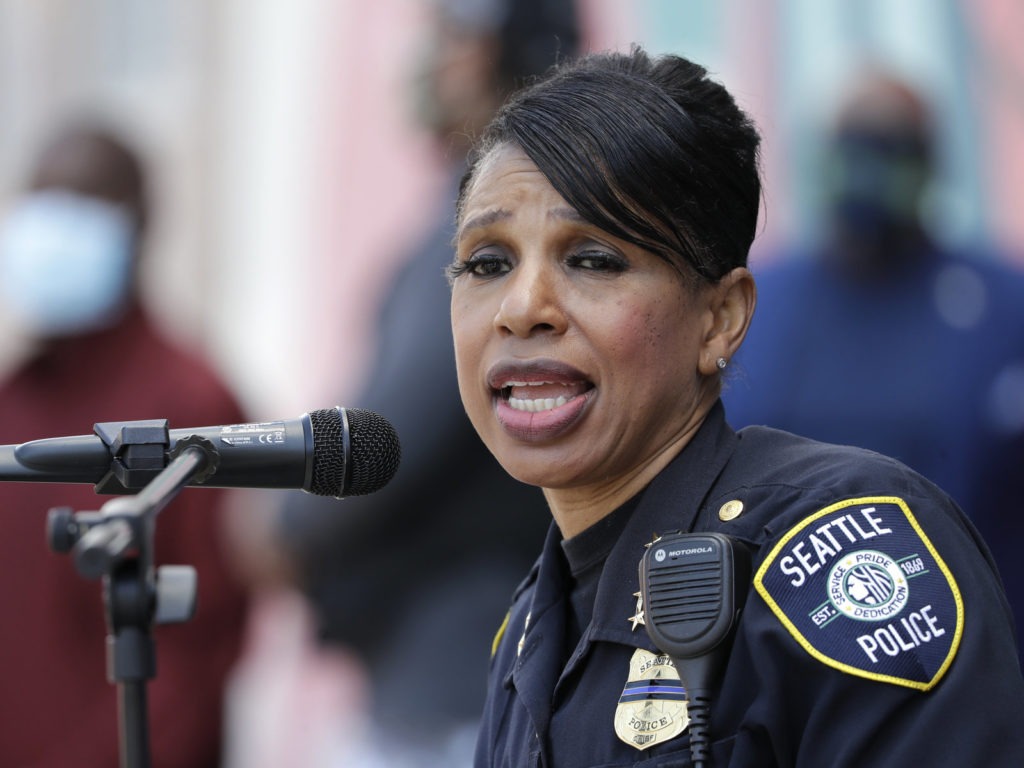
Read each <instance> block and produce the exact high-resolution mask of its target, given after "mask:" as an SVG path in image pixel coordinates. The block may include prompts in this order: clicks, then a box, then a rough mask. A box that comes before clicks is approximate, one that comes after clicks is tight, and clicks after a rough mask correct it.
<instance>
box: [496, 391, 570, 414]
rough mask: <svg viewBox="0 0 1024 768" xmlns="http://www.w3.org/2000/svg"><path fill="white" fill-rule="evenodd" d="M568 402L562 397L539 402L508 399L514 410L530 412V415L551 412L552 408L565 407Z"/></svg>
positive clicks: (516, 398) (514, 398)
mask: <svg viewBox="0 0 1024 768" xmlns="http://www.w3.org/2000/svg"><path fill="white" fill-rule="evenodd" d="M567 402H569V401H568V400H567V399H566V398H565V397H562V396H561V395H559V396H558V397H547V398H541V399H539V400H523V399H520V398H518V397H510V398H509V399H508V404H509V406H511V407H512V409H513V410H516V411H529V412H530V413H540V412H541V411H550V410H551V409H552V408H558V407H559V406H562V405H565V404H566V403H567Z"/></svg>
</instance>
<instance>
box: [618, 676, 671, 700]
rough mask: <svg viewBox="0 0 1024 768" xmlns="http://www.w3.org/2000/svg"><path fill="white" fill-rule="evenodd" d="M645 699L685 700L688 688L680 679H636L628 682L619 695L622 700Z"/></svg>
mask: <svg viewBox="0 0 1024 768" xmlns="http://www.w3.org/2000/svg"><path fill="white" fill-rule="evenodd" d="M644 699H667V700H670V701H685V700H686V689H685V688H683V686H682V683H680V682H679V681H678V680H636V681H630V682H627V683H626V687H625V688H623V689H622V696H621V697H619V701H620V702H621V701H641V700H644Z"/></svg>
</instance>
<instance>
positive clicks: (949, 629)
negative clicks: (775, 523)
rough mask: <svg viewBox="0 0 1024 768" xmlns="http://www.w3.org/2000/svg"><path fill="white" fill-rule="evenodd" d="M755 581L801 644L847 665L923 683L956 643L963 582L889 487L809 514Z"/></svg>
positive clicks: (899, 681) (948, 659) (866, 673)
mask: <svg viewBox="0 0 1024 768" xmlns="http://www.w3.org/2000/svg"><path fill="white" fill-rule="evenodd" d="M754 586H755V588H756V589H757V591H758V592H759V593H760V595H761V597H763V598H764V600H765V602H767V603H768V605H769V607H770V608H771V609H772V611H773V612H774V613H775V615H776V616H777V617H778V618H779V621H781V622H782V624H783V625H784V626H785V627H786V629H787V630H788V631H789V633H790V634H791V635H792V636H793V638H794V639H795V640H796V641H797V642H798V643H799V644H800V645H801V646H802V647H803V648H804V650H806V651H807V652H808V653H809V654H811V656H813V657H814V658H816V659H818V660H819V661H821V662H823V663H825V664H827V665H829V666H830V667H834V668H836V669H838V670H841V671H843V672H846V673H848V674H852V675H857V676H859V677H866V678H869V679H871V680H879V681H882V682H886V683H893V684H896V685H905V686H907V687H909V688H916V689H919V690H922V691H927V690H928V689H930V688H932V687H933V686H934V685H935V684H936V683H938V682H939V680H941V679H942V676H943V675H944V674H945V672H946V670H947V669H948V668H949V665H950V664H952V662H953V658H954V657H955V656H956V652H957V648H958V647H959V645H960V637H961V634H962V633H963V624H964V605H963V599H962V598H961V596H960V589H959V587H957V584H956V581H955V580H954V579H953V575H952V573H950V571H949V568H947V567H946V564H945V563H944V562H943V561H942V558H941V557H939V553H938V552H937V551H936V550H935V547H934V546H932V543H931V541H929V540H928V537H927V536H926V535H925V533H924V531H923V530H922V529H921V526H920V525H919V524H918V522H917V520H916V519H915V518H914V515H913V513H911V511H910V508H909V507H908V506H907V504H906V502H905V501H903V499H900V498H897V497H895V496H869V497H865V498H859V499H848V500H846V501H841V502H839V503H837V504H832V505H831V506H828V507H825V508H824V509H821V510H819V511H817V512H815V513H814V514H813V515H811V516H809V517H807V518H806V519H804V520H803V521H801V522H800V523H799V524H798V525H796V526H794V527H793V528H792V529H790V530H789V532H787V533H786V535H785V536H783V537H782V540H781V541H780V542H779V543H778V544H777V545H776V546H775V548H774V549H772V551H771V552H770V553H769V554H768V557H767V558H766V559H765V561H764V563H763V564H762V565H761V567H760V568H759V569H758V571H757V574H756V575H755V577H754Z"/></svg>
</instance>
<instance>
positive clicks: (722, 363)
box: [715, 357, 729, 371]
mask: <svg viewBox="0 0 1024 768" xmlns="http://www.w3.org/2000/svg"><path fill="white" fill-rule="evenodd" d="M728 364H729V361H728V360H726V359H725V358H724V357H720V358H718V359H717V360H715V365H717V366H718V370H720V371H724V370H725V366H727V365H728Z"/></svg>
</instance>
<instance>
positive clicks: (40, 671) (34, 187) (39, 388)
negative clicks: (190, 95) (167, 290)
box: [0, 122, 245, 768]
mask: <svg viewBox="0 0 1024 768" xmlns="http://www.w3.org/2000/svg"><path fill="white" fill-rule="evenodd" d="M147 176H148V173H147V168H146V167H145V166H144V164H143V161H142V159H141V158H140V156H139V155H138V154H137V153H136V151H135V150H134V149H133V148H132V147H130V146H129V145H128V144H127V143H126V142H125V140H124V139H123V138H121V137H120V136H119V135H117V133H115V132H113V131H111V130H109V129H108V128H106V127H102V126H99V125H94V124H87V123H84V122H83V123H76V124H73V125H69V126H67V127H66V128H65V129H64V130H62V131H60V132H59V133H58V134H57V135H56V137H55V138H54V139H53V140H52V141H50V142H49V143H48V144H46V145H45V146H44V147H43V149H42V151H41V154H40V155H39V157H38V160H37V163H36V165H35V168H34V170H33V171H32V173H31V178H30V180H29V183H28V185H27V188H26V189H25V190H24V191H23V192H22V193H21V194H19V195H18V197H17V198H16V199H15V200H14V201H13V204H12V205H11V206H10V208H9V209H8V210H7V211H6V212H5V216H3V218H2V219H0V294H2V296H3V298H2V301H3V306H4V309H5V311H6V312H7V313H8V314H10V315H11V318H12V321H13V322H14V323H15V325H16V329H17V332H18V333H19V335H21V336H22V341H23V343H22V344H21V345H20V347H21V348H22V353H21V356H20V358H19V362H18V363H17V365H13V366H12V367H10V368H9V369H8V370H6V371H5V372H4V373H3V374H2V376H0V443H4V444H16V443H22V442H25V441H28V440H33V439H36V438H46V437H58V436H65V435H76V434H89V433H91V432H92V430H93V425H94V424H96V423H99V422H107V421H129V420H137V419H156V418H166V419H168V421H169V424H170V426H171V428H177V427H190V426H196V427H198V426H206V425H217V424H233V423H238V422H241V421H243V418H242V411H241V409H240V407H239V404H238V402H237V401H236V398H235V396H234V395H233V394H232V392H231V391H230V390H229V389H228V387H226V386H225V384H224V383H223V382H222V381H221V379H220V378H219V377H218V376H217V374H216V373H215V372H214V371H213V369H212V368H211V367H210V366H209V365H208V364H207V363H206V362H204V360H203V359H201V357H200V356H199V355H198V354H197V353H195V352H193V351H189V350H186V349H182V348H181V347H180V346H178V345H177V343H172V342H171V341H169V340H168V339H167V338H166V337H165V336H164V335H163V334H162V333H161V332H160V331H159V330H158V329H157V327H156V326H155V325H154V322H153V321H152V320H151V319H150V318H149V317H148V316H147V313H146V311H145V310H144V309H143V306H142V304H143V302H142V299H141V296H140V289H139V267H140V264H141V263H142V260H143V256H144V251H145V249H146V233H147V231H149V227H148V225H149V223H150V216H151V210H150V205H149V203H150V192H151V183H150V179H149V178H148V177H147ZM227 493H228V492H226V491H221V490H214V489H186V490H185V491H183V492H182V493H181V495H180V496H179V497H178V498H177V499H175V500H174V501H173V502H172V503H171V504H170V505H169V506H168V507H167V508H166V509H165V510H163V512H161V514H160V516H159V518H158V525H157V527H156V535H155V558H156V562H157V563H158V564H163V563H169V564H178V565H190V566H193V567H194V568H195V569H196V571H197V573H198V580H199V581H198V606H197V611H196V614H195V616H194V618H192V619H191V620H190V621H188V622H186V623H183V624H180V625H168V626H160V627H157V628H155V631H154V638H155V644H156V660H157V671H156V677H155V678H154V679H153V680H151V681H150V682H149V683H148V685H147V690H148V704H149V718H148V722H149V734H150V753H151V756H152V765H153V766H154V768H214V767H215V766H218V765H219V764H220V756H221V749H222V744H221V741H222V706H223V686H224V682H225V678H226V676H227V674H228V671H229V669H230V668H231V666H232V665H233V663H234V662H235V659H236V657H237V655H238V653H239V650H240V647H239V646H240V639H241V631H242V627H243V617H244V610H245V595H244V592H243V590H242V589H241V588H240V587H239V585H238V584H237V583H236V581H235V580H233V579H232V577H231V576H230V575H229V574H228V572H227V571H226V569H225V566H224V564H223V563H224V557H223V554H224V553H223V551H222V548H221V541H220V538H219V537H220V522H219V513H220V508H221V505H222V503H223V502H224V500H225V499H226V495H227ZM106 500H107V499H106V498H105V497H98V496H97V495H96V494H95V492H94V490H93V488H92V487H90V486H88V485H59V484H51V483H0V514H2V515H3V531H4V537H5V544H6V547H5V549H6V554H5V556H4V557H3V558H2V559H0V582H2V584H3V586H2V587H0V616H3V618H4V622H5V624H4V631H3V632H2V633H0V664H2V665H3V666H2V669H3V672H2V679H3V685H2V686H0V764H2V765H5V766H18V767H19V768H64V767H65V766H69V765H75V766H78V768H113V766H116V765H117V764H118V724H117V722H118V721H117V704H116V687H115V686H114V684H112V683H111V682H108V680H107V677H106V662H105V658H106V639H105V638H106V634H107V630H106V627H105V612H104V606H103V604H102V599H101V595H102V592H101V586H100V583H99V582H98V581H95V582H94V581H89V580H86V579H85V578H84V577H82V576H81V575H79V574H78V572H77V571H76V570H75V567H74V563H73V561H72V558H71V556H70V555H58V554H55V553H53V552H51V551H50V550H49V549H48V547H47V544H46V541H47V539H46V535H45V534H46V514H47V511H48V510H49V509H50V508H51V507H54V506H68V507H71V508H72V509H73V510H75V511H83V510H98V509H99V508H100V507H101V506H102V504H103V503H104V502H105V501H106Z"/></svg>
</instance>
